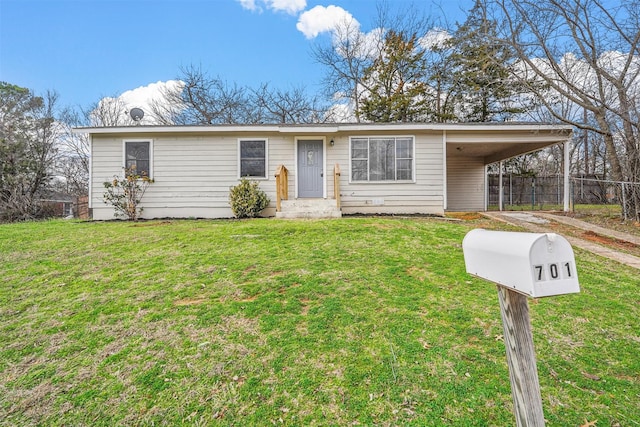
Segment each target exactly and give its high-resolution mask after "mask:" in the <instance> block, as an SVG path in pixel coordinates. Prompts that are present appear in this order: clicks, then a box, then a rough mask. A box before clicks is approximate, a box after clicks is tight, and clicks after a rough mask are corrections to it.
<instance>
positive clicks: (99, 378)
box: [0, 218, 640, 426]
mask: <svg viewBox="0 0 640 427" xmlns="http://www.w3.org/2000/svg"><path fill="white" fill-rule="evenodd" d="M478 226H484V227H502V225H501V224H497V223H491V222H488V221H487V220H486V219H477V220H472V221H465V222H451V221H444V220H438V219H424V218H410V219H402V218H345V219H342V220H332V221H279V220H273V219H257V220H251V221H226V220H221V221H149V222H140V223H126V222H105V223H100V222H97V223H92V222H62V221H52V222H36V223H23V224H10V225H0V424H1V425H7V426H9V425H10V426H26V425H47V426H63V425H65V426H68V425H74V426H80V425H87V426H114V425H123V426H124V425H126V426H131V425H221V426H222V425H238V426H240V425H242V426H244V425H305V426H307V425H310V426H313V425H318V426H320V425H322V426H324V425H416V426H418V425H420V426H423V425H428V426H449V425H456V426H506V425H514V423H515V421H514V417H513V413H512V402H511V390H510V385H509V377H508V371H507V365H506V357H505V351H504V343H503V341H502V334H503V332H502V324H501V321H500V312H499V307H498V300H497V292H496V288H495V286H493V285H491V284H489V283H486V282H483V281H481V280H478V279H474V278H471V277H470V276H468V275H467V274H466V273H465V268H464V259H463V254H462V246H461V242H462V238H463V237H464V235H465V233H466V232H467V231H468V230H470V229H471V228H475V227H478ZM576 254H577V265H578V273H579V277H580V282H581V286H582V292H581V293H580V294H574V295H567V296H560V297H553V298H547V299H541V300H531V301H530V307H531V316H532V324H533V331H534V340H535V345H536V350H537V357H538V371H539V375H540V383H541V388H542V398H543V405H544V410H545V417H546V419H547V425H549V426H579V425H582V424H585V422H596V421H597V423H596V424H592V425H597V426H633V425H638V420H640V374H639V373H640V356H639V355H640V290H639V285H640V276H639V275H638V271H637V270H633V269H630V268H625V267H622V266H620V265H618V264H615V263H613V262H610V261H606V260H604V259H602V258H598V257H596V256H594V255H591V254H589V253H585V252H582V251H577V252H576Z"/></svg>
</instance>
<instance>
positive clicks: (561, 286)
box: [462, 229, 580, 427]
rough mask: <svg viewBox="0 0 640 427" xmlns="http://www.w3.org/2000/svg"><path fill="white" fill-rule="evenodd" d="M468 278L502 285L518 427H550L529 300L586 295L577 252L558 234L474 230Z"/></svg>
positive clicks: (467, 242)
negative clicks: (535, 346) (536, 353)
mask: <svg viewBox="0 0 640 427" xmlns="http://www.w3.org/2000/svg"><path fill="white" fill-rule="evenodd" d="M462 249H463V251H464V261H465V265H466V269H467V273H469V274H472V275H474V276H477V277H481V278H483V279H486V280H489V281H491V282H493V283H496V284H497V285H498V300H499V301H500V313H501V315H502V326H503V328H504V345H505V348H506V353H507V363H508V365H509V379H510V381H511V394H512V396H513V406H514V412H515V417H516V425H517V426H518V427H534V426H535V427H538V426H544V413H543V411H542V397H541V394H540V383H539V380H538V370H537V367H536V355H535V349H534V346H533V334H532V333H531V320H530V318H529V303H528V300H527V296H529V297H533V298H539V297H548V296H553V295H562V294H569V293H577V292H580V285H579V283H578V273H577V271H576V262H575V257H574V255H573V249H572V248H571V245H570V244H569V242H567V240H566V239H565V238H564V237H562V236H559V235H557V234H554V233H546V234H544V233H518V232H506V231H488V230H482V229H477V230H472V231H470V232H469V233H467V235H466V236H465V238H464V240H463V242H462Z"/></svg>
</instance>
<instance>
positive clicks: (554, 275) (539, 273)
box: [533, 262, 573, 282]
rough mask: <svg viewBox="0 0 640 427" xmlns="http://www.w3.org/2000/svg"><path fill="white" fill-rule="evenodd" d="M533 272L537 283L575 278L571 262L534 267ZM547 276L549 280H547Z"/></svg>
mask: <svg viewBox="0 0 640 427" xmlns="http://www.w3.org/2000/svg"><path fill="white" fill-rule="evenodd" d="M533 271H534V274H535V279H536V281H537V282H542V281H545V280H557V279H562V278H567V279H568V278H570V277H573V271H572V270H571V263H570V262H562V263H558V262H553V263H550V264H547V265H546V266H545V265H534V266H533ZM547 275H548V277H549V279H547Z"/></svg>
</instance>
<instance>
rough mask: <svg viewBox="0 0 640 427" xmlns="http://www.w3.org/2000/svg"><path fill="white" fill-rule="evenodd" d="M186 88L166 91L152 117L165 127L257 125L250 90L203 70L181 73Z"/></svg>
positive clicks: (187, 69)
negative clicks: (175, 125) (170, 125)
mask: <svg viewBox="0 0 640 427" xmlns="http://www.w3.org/2000/svg"><path fill="white" fill-rule="evenodd" d="M178 80H180V81H182V82H183V85H181V86H176V87H174V88H172V89H167V90H165V92H164V100H163V101H161V102H155V103H153V104H152V114H153V115H154V116H155V118H156V120H157V121H158V122H159V123H166V124H179V125H181V124H208V125H213V124H232V123H255V122H256V121H257V119H256V118H255V111H254V109H253V107H252V105H251V102H250V99H249V90H248V89H247V88H245V87H242V86H238V85H237V84H235V83H228V82H226V81H224V80H222V79H221V78H220V77H212V76H210V75H209V74H208V73H206V72H205V71H203V70H202V68H201V67H196V66H193V65H191V66H188V67H185V68H182V69H181V70H180V75H179V76H178Z"/></svg>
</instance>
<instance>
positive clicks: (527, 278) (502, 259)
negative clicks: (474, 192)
mask: <svg viewBox="0 0 640 427" xmlns="http://www.w3.org/2000/svg"><path fill="white" fill-rule="evenodd" d="M462 249H463V251H464V262H465V265H466V267H467V272H468V273H469V274H472V275H474V276H478V277H481V278H483V279H487V280H490V281H492V282H494V283H497V284H499V285H502V286H505V287H507V288H510V289H513V290H515V291H517V292H520V293H522V294H525V295H529V296H531V297H534V298H538V297H548V296H551V295H562V294H571V293H576V292H580V285H579V284H578V273H577V271H576V261H575V257H574V255H573V249H572V248H571V245H570V244H569V242H568V241H567V239H565V238H564V237H562V236H559V235H557V234H555V233H520V232H509V231H489V230H483V229H476V230H471V231H470V232H469V233H467V235H466V236H465V237H464V240H463V241H462Z"/></svg>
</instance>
